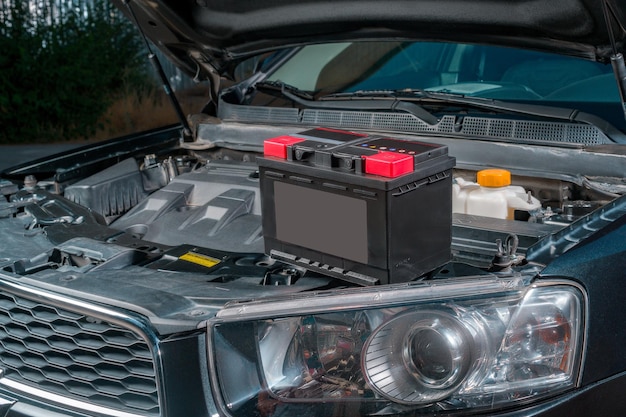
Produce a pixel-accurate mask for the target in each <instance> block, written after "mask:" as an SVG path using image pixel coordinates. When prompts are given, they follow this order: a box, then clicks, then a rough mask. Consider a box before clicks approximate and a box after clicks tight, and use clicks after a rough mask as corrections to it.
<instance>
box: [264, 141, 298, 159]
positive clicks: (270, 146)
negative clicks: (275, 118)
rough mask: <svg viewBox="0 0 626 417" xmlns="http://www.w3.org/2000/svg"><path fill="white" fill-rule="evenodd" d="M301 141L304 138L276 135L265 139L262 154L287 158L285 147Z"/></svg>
mask: <svg viewBox="0 0 626 417" xmlns="http://www.w3.org/2000/svg"><path fill="white" fill-rule="evenodd" d="M303 141H304V139H301V138H296V137H293V136H278V137H275V138H272V139H267V140H266V141H265V142H263V155H265V156H275V157H277V158H282V159H287V147H288V146H291V145H294V144H296V143H299V142H303Z"/></svg>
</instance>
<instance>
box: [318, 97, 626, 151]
mask: <svg viewBox="0 0 626 417" xmlns="http://www.w3.org/2000/svg"><path fill="white" fill-rule="evenodd" d="M372 96H373V97H381V100H382V98H383V97H392V98H394V99H397V100H407V101H409V102H410V101H416V102H421V103H424V102H425V101H432V102H438V103H445V104H452V105H460V106H464V107H473V108H476V109H482V110H489V111H494V112H498V113H510V114H519V115H524V116H531V117H541V118H546V119H555V120H562V121H565V122H570V123H572V122H578V123H584V124H588V125H591V126H595V127H596V128H598V129H599V130H600V131H602V132H604V133H605V134H606V135H607V136H608V137H609V138H610V139H611V140H613V141H614V142H616V143H626V136H625V135H624V134H623V133H622V132H621V131H620V130H619V129H617V128H616V127H615V126H613V125H612V124H611V123H609V122H608V121H606V120H604V119H603V118H601V117H599V116H596V115H593V114H590V113H585V112H581V111H579V110H577V109H573V108H566V107H554V106H546V105H541V104H529V103H517V102H510V101H502V100H496V99H490V98H483V97H468V96H465V95H462V94H454V93H447V92H439V91H428V90H421V89H403V90H372V91H364V90H359V91H355V92H346V93H334V94H329V95H327V96H324V97H321V98H320V100H330V102H332V101H335V100H340V101H343V100H346V99H351V100H359V102H361V101H360V100H366V99H367V98H368V97H372Z"/></svg>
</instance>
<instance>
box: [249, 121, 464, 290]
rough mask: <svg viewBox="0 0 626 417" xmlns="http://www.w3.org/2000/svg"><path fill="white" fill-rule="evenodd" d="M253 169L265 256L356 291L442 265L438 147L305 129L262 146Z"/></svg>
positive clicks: (447, 193)
mask: <svg viewBox="0 0 626 417" xmlns="http://www.w3.org/2000/svg"><path fill="white" fill-rule="evenodd" d="M258 164H259V175H260V177H259V178H260V188H261V201H262V216H263V236H264V243H265V250H266V253H268V254H269V255H270V256H272V257H274V258H278V259H281V260H283V261H286V262H290V263H292V264H297V265H299V266H303V267H305V268H307V269H309V270H314V271H317V272H321V273H324V274H328V275H331V276H334V277H337V278H341V279H344V280H346V281H349V282H353V283H357V284H361V285H374V284H388V283H398V282H406V281H410V280H413V279H416V278H418V277H420V276H422V275H423V274H425V273H428V272H430V271H432V270H433V269H435V268H437V267H439V266H441V265H443V264H445V263H446V262H448V261H449V260H450V257H451V251H450V247H451V227H452V226H451V225H452V202H451V195H452V175H451V173H452V168H453V167H454V164H455V159H454V158H452V157H450V156H449V155H448V149H447V147H446V146H442V145H438V144H432V143H424V142H417V141H407V140H401V139H397V138H392V137H386V136H373V135H365V134H360V133H354V132H347V131H339V130H333V129H313V130H308V131H306V132H302V133H299V134H294V135H288V136H280V137H276V138H272V139H268V140H266V141H265V142H264V156H263V157H262V158H258Z"/></svg>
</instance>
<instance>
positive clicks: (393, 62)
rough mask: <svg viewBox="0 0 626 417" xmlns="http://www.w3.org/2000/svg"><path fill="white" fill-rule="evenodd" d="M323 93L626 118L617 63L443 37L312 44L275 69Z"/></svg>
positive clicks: (275, 77) (279, 78)
mask: <svg viewBox="0 0 626 417" xmlns="http://www.w3.org/2000/svg"><path fill="white" fill-rule="evenodd" d="M267 81H270V82H272V81H274V82H282V83H285V84H287V85H290V86H293V87H295V88H297V89H299V90H304V91H308V92H311V93H313V94H315V96H316V97H320V96H323V95H325V94H332V93H340V92H345V93H350V92H358V91H375V90H403V89H412V90H415V89H424V90H426V91H432V92H444V93H450V94H459V95H463V96H466V97H481V98H492V99H498V100H505V101H516V102H530V103H536V104H543V105H554V106H559V107H568V108H575V109H579V110H581V111H585V112H589V113H593V114H596V115H598V116H600V117H602V118H604V119H606V120H608V121H610V122H611V123H613V124H615V125H616V126H618V127H620V128H622V129H623V128H624V127H626V126H625V123H624V120H623V116H622V111H621V105H620V97H619V93H618V90H617V86H616V82H615V78H614V75H613V72H612V67H611V65H607V64H602V63H598V62H592V61H587V60H583V59H578V58H573V57H566V56H562V55H557V54H550V53H544V52H537V51H528V50H523V49H516V48H505V47H495V46H486V45H473V44H460V43H442V42H344V43H330V44H319V45H310V46H306V47H304V48H302V49H300V50H299V51H298V52H297V53H296V54H294V56H292V57H291V59H290V60H289V61H287V62H286V63H284V64H283V65H282V66H281V67H280V68H278V69H277V70H276V71H275V72H273V73H272V74H270V76H269V77H268V78H267Z"/></svg>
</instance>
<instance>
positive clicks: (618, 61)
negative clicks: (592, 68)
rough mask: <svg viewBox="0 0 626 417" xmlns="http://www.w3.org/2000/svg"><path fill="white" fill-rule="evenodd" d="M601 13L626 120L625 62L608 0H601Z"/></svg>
mask: <svg viewBox="0 0 626 417" xmlns="http://www.w3.org/2000/svg"><path fill="white" fill-rule="evenodd" d="M602 13H603V14H604V21H605V23H606V30H607V32H608V34H609V40H610V42H611V47H612V48H613V53H612V54H611V65H612V66H613V74H615V80H616V81H617V89H618V90H619V97H620V101H621V102H622V111H623V112H624V120H626V64H625V63H624V55H622V54H621V53H620V52H618V51H617V43H616V42H615V35H614V34H613V26H612V25H611V16H613V17H615V15H614V14H613V13H612V11H611V10H610V8H609V0H602Z"/></svg>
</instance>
